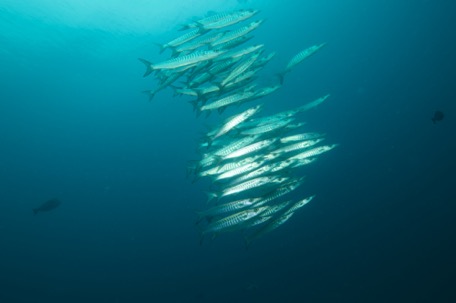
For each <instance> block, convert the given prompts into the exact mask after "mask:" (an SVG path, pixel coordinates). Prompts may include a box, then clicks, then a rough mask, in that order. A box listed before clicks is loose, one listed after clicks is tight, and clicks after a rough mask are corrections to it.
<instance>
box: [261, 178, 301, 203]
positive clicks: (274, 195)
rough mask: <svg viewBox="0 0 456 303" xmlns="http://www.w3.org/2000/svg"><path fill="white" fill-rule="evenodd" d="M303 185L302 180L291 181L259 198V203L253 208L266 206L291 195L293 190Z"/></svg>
mask: <svg viewBox="0 0 456 303" xmlns="http://www.w3.org/2000/svg"><path fill="white" fill-rule="evenodd" d="M302 183H303V180H302V179H301V180H295V181H292V182H290V183H288V184H284V185H282V186H280V187H278V188H276V189H274V190H272V191H271V192H269V193H267V194H265V195H263V196H262V197H261V198H260V201H258V202H257V203H256V204H255V206H261V205H264V204H267V203H269V202H271V201H274V200H276V199H278V198H280V197H282V196H284V195H286V194H289V193H291V192H292V191H294V190H295V189H297V188H298V187H299V186H301V185H302Z"/></svg>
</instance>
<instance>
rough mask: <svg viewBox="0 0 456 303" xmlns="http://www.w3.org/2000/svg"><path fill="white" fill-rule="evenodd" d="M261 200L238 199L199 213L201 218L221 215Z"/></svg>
mask: <svg viewBox="0 0 456 303" xmlns="http://www.w3.org/2000/svg"><path fill="white" fill-rule="evenodd" d="M259 200H260V199H259V198H249V199H242V200H237V201H233V202H229V203H224V204H220V205H217V206H213V207H211V208H209V209H207V210H205V211H201V212H198V213H197V214H198V216H199V217H200V218H201V217H213V216H219V215H222V214H225V213H229V212H234V211H237V210H240V209H243V208H246V207H249V206H252V205H254V204H255V203H256V202H258V201H259Z"/></svg>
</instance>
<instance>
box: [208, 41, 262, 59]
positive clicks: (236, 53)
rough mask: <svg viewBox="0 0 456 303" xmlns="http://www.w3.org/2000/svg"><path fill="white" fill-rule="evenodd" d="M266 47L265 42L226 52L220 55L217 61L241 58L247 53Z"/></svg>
mask: <svg viewBox="0 0 456 303" xmlns="http://www.w3.org/2000/svg"><path fill="white" fill-rule="evenodd" d="M263 47H264V44H257V45H253V46H249V47H246V48H243V49H240V50H237V51H230V52H225V53H224V54H223V55H221V56H220V57H218V58H217V59H216V60H215V61H219V60H226V59H240V58H242V57H244V56H246V55H249V54H251V53H254V52H261V51H262V49H263Z"/></svg>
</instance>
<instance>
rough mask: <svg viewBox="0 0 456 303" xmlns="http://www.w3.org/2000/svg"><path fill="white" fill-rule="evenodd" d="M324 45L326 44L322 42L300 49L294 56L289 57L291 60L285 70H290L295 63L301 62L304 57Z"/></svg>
mask: <svg viewBox="0 0 456 303" xmlns="http://www.w3.org/2000/svg"><path fill="white" fill-rule="evenodd" d="M325 45H326V43H322V44H319V45H313V46H311V47H308V48H306V49H305V50H302V51H300V52H299V53H297V54H296V55H295V56H293V57H292V58H291V60H290V61H289V62H288V64H287V67H286V68H285V71H290V70H291V69H292V68H293V67H295V66H296V65H298V64H299V63H301V62H302V61H303V60H304V59H306V58H308V57H310V56H311V55H313V54H315V53H316V52H317V51H318V50H319V49H321V48H322V47H323V46H325Z"/></svg>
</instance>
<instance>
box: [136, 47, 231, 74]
mask: <svg viewBox="0 0 456 303" xmlns="http://www.w3.org/2000/svg"><path fill="white" fill-rule="evenodd" d="M222 53H223V51H211V50H208V51H195V52H193V53H190V54H188V55H183V56H179V57H176V58H172V59H169V60H166V61H163V62H160V63H157V64H152V63H150V62H149V61H147V60H144V59H139V60H140V61H141V62H143V63H144V64H145V65H146V68H147V70H146V72H145V74H144V77H145V76H147V75H149V74H151V73H152V72H153V71H154V70H161V69H176V68H179V67H183V66H187V65H194V64H197V63H199V62H203V61H208V60H212V59H214V58H216V57H218V56H220V55H221V54H222Z"/></svg>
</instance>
